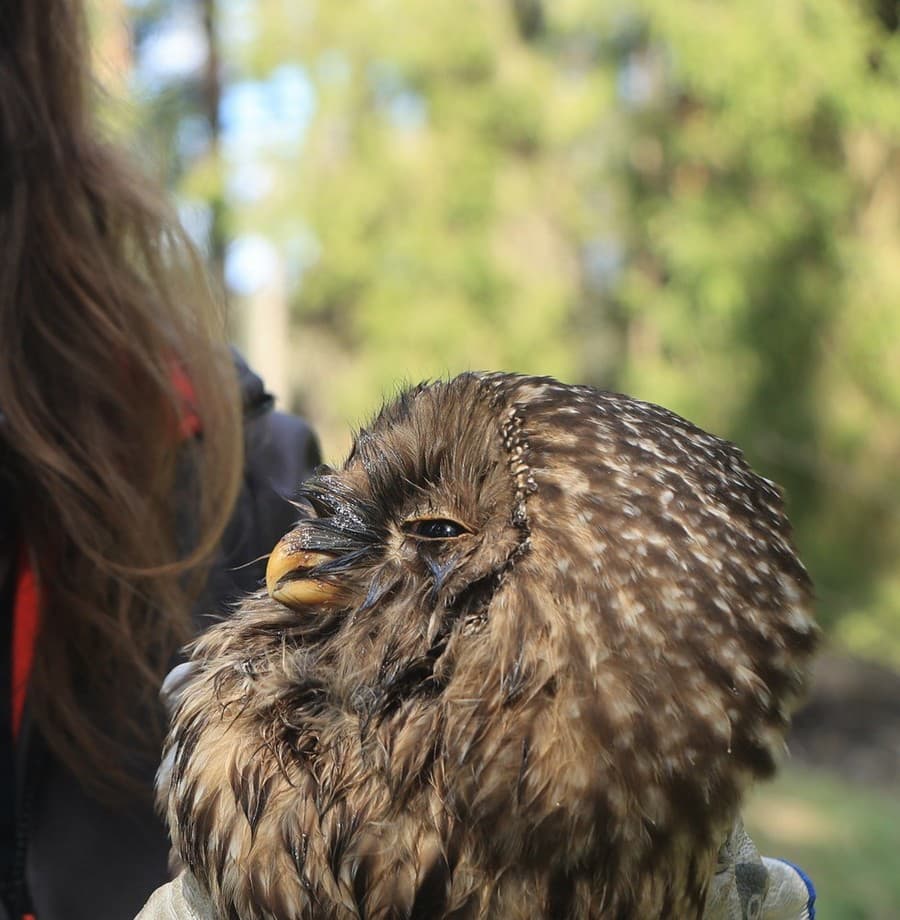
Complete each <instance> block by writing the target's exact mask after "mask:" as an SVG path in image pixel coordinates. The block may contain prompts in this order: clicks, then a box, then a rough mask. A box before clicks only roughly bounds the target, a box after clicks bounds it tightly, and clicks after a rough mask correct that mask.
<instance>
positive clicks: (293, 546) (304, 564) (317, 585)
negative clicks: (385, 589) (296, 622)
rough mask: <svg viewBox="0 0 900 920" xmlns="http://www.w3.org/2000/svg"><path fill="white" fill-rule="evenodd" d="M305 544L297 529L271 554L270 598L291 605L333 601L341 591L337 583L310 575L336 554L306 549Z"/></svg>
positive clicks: (283, 539)
mask: <svg viewBox="0 0 900 920" xmlns="http://www.w3.org/2000/svg"><path fill="white" fill-rule="evenodd" d="M303 543H304V540H303V533H302V531H301V529H300V528H298V529H297V530H292V531H291V532H290V533H288V534H286V535H285V536H284V537H282V538H281V540H280V541H279V543H278V545H277V546H276V547H275V549H273V550H272V552H271V553H270V555H269V562H268V565H267V566H266V588H267V589H268V592H269V597H271V598H272V599H273V600H276V601H278V603H279V604H284V605H285V607H291V608H297V607H310V606H312V607H314V606H316V605H317V604H328V603H334V601H336V600H337V599H338V595H339V593H340V589H339V587H338V585H336V584H334V583H333V582H331V581H329V580H328V579H327V578H311V577H310V576H309V572H310V571H311V570H313V569H315V568H316V567H317V566H320V565H322V564H323V563H325V562H330V561H331V560H332V559H334V558H335V557H334V556H332V555H331V554H329V553H321V552H315V551H313V550H309V549H306V548H305V547H304V546H303Z"/></svg>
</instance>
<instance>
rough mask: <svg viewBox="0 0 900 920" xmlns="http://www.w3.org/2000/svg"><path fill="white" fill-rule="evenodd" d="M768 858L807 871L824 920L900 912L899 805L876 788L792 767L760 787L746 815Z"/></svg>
mask: <svg viewBox="0 0 900 920" xmlns="http://www.w3.org/2000/svg"><path fill="white" fill-rule="evenodd" d="M745 821H746V824H747V830H748V832H749V833H750V835H751V836H752V837H753V840H754V842H755V843H756V845H757V847H758V848H759V850H760V852H761V853H762V854H763V855H764V856H775V857H779V858H782V859H787V860H789V861H790V862H792V863H794V864H795V865H798V866H800V867H802V868H803V870H804V871H805V872H806V873H807V874H808V875H809V877H810V878H811V879H812V880H813V884H814V885H815V887H816V894H817V903H816V917H820V918H821V920H894V918H896V916H897V906H898V905H900V874H898V873H897V851H898V848H900V804H898V801H897V796H896V790H893V789H884V790H881V791H879V790H877V789H870V788H862V787H859V786H855V785H852V784H850V783H847V782H844V781H841V780H838V779H834V778H832V777H829V776H825V775H822V774H817V773H814V772H811V771H806V770H801V769H800V768H799V767H793V768H791V769H790V770H787V771H785V773H784V774H782V775H781V776H780V777H779V778H778V779H776V781H775V782H774V783H771V784H768V783H767V784H765V785H763V786H761V787H760V788H759V789H758V790H757V791H756V792H755V793H754V796H753V798H752V799H751V802H750V805H749V807H748V808H747V811H746V814H745Z"/></svg>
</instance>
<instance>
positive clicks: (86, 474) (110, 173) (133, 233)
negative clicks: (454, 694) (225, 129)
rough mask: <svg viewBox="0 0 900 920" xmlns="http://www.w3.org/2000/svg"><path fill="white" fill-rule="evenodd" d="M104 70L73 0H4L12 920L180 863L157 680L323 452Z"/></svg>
mask: <svg viewBox="0 0 900 920" xmlns="http://www.w3.org/2000/svg"><path fill="white" fill-rule="evenodd" d="M91 89H92V83H91V79H90V74H89V65H88V47H87V39H86V26H85V14H84V10H83V8H82V5H81V2H80V0H5V2H4V3H3V4H2V5H0V247H2V248H0V343H2V361H0V688H2V701H0V739H2V743H0V918H3V920H19V918H21V917H23V916H29V917H30V916H34V917H36V918H37V920H62V918H65V920H79V918H90V920H104V918H110V920H112V918H115V920H121V918H122V917H130V916H133V915H134V913H135V912H136V911H137V910H138V909H139V907H140V905H141V904H142V903H143V902H144V901H145V900H146V898H147V896H148V895H149V893H150V892H151V891H152V890H153V889H154V888H155V887H156V886H158V885H160V884H162V883H163V882H164V881H165V879H166V877H167V866H166V862H167V849H168V843H167V838H166V833H165V829H164V827H163V824H162V822H161V821H160V820H159V819H158V818H157V817H156V815H155V814H154V811H153V806H152V779H153V774H154V772H155V769H156V766H157V763H158V759H159V747H160V742H161V739H162V731H163V722H164V717H163V713H162V711H161V710H160V708H159V703H158V700H157V691H158V688H159V685H160V683H161V680H162V677H163V675H164V673H165V671H166V670H167V669H168V667H169V666H170V665H171V664H172V661H173V657H174V656H175V653H176V650H177V649H178V648H179V647H180V646H181V645H182V644H183V643H184V642H185V641H186V640H187V639H188V638H189V637H190V636H191V635H192V634H193V633H194V632H195V631H196V629H197V627H199V626H202V625H203V624H204V622H206V620H205V619H204V615H205V614H206V613H207V612H209V611H212V610H215V611H217V612H222V611H226V610H227V609H228V604H229V602H230V601H231V600H232V599H234V598H235V597H237V596H238V595H239V594H240V593H242V592H244V591H246V590H248V589H250V588H252V587H254V586H255V585H256V584H257V583H258V582H259V580H260V578H261V576H262V569H261V568H260V566H261V565H263V564H264V563H262V562H259V561H256V562H255V563H254V560H258V558H259V557H261V556H262V555H263V554H264V553H266V552H267V551H268V549H269V548H271V546H272V545H274V543H275V542H276V541H277V538H278V537H279V536H280V535H281V534H282V533H283V532H284V531H285V530H287V529H288V528H289V527H290V526H291V524H292V522H293V518H294V512H293V508H292V507H291V505H290V504H289V503H288V502H286V501H285V500H284V499H283V498H282V497H281V495H283V494H286V493H287V492H289V491H290V490H292V489H294V488H295V486H296V484H297V483H298V482H299V481H301V480H302V479H303V478H305V476H306V475H307V473H308V472H309V471H310V469H311V468H312V467H313V466H314V465H315V464H316V463H317V462H318V446H317V442H316V440H315V437H314V436H313V434H312V432H311V431H310V429H309V427H308V426H307V425H306V423H305V422H303V421H302V420H300V419H297V418H293V417H290V416H287V415H283V414H280V413H275V412H273V411H272V398H271V397H270V396H269V395H268V394H267V393H266V391H265V389H264V387H263V384H262V382H261V381H260V380H259V378H258V377H256V376H255V375H254V374H253V373H252V372H250V371H249V369H247V368H246V366H245V365H243V363H242V362H241V361H240V360H239V359H237V358H236V357H233V356H232V355H231V354H230V353H229V351H228V349H227V347H226V346H225V342H224V338H223V331H222V329H223V326H222V317H221V315H220V311H219V310H218V308H217V306H216V305H215V303H214V302H213V300H212V298H211V297H210V295H209V291H208V289H207V288H206V287H205V283H204V281H203V276H202V272H201V271H200V269H199V262H198V259H197V256H196V254H195V253H194V252H193V250H192V248H191V246H190V244H189V243H188V241H187V240H186V239H185V236H184V234H183V232H182V231H181V230H180V229H179V227H178V225H177V222H176V221H175V220H174V219H173V217H172V215H171V213H170V211H169V208H168V207H167V206H166V205H165V203H164V202H163V200H162V198H161V196H160V194H159V193H158V191H157V190H156V189H155V188H153V187H152V186H151V185H150V184H148V182H147V180H146V178H145V177H143V176H142V175H140V174H139V173H138V172H136V171H135V170H134V169H133V168H132V167H131V166H130V165H129V164H128V162H127V160H126V159H125V158H124V157H123V156H122V155H121V153H120V151H118V150H116V149H115V148H114V147H113V146H110V145H109V144H107V143H106V142H105V141H104V140H103V138H102V137H101V134H100V132H99V130H98V128H97V126H96V124H95V122H94V120H93V118H92V113H91V108H92V92H91ZM229 522H230V523H229Z"/></svg>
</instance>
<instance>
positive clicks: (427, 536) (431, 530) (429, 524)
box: [403, 518, 469, 540]
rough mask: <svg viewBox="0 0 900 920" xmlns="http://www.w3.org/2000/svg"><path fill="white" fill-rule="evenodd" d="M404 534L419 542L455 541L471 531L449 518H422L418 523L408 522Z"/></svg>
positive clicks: (404, 526)
mask: <svg viewBox="0 0 900 920" xmlns="http://www.w3.org/2000/svg"><path fill="white" fill-rule="evenodd" d="M403 532H404V533H405V534H407V535H408V536H410V537H416V538H418V539H419V540H454V539H456V537H461V536H462V535H463V534H466V533H469V529H468V528H467V527H463V525H462V524H459V523H457V522H456V521H451V520H450V519H449V518H420V519H419V520H417V521H407V522H406V523H405V524H404V525H403Z"/></svg>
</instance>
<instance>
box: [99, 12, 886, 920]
mask: <svg viewBox="0 0 900 920" xmlns="http://www.w3.org/2000/svg"><path fill="white" fill-rule="evenodd" d="M91 4H92V17H93V27H94V34H95V38H96V43H95V44H96V49H97V71H98V74H99V75H100V78H101V83H102V85H103V86H104V87H105V89H106V91H107V94H106V96H105V97H104V98H103V99H102V100H101V102H100V106H101V112H102V115H103V118H104V120H105V122H106V124H107V125H108V126H109V130H110V131H111V132H112V133H113V134H114V135H115V136H117V137H118V138H119V139H123V140H125V141H126V142H127V143H129V144H130V145H132V146H133V147H134V148H135V150H137V151H138V152H139V154H140V155H141V156H142V157H144V158H145V160H146V162H147V164H148V167H149V168H150V169H152V170H154V171H155V172H157V173H158V174H160V175H162V176H163V178H164V180H165V181H166V183H167V184H168V186H169V187H170V189H171V190H172V191H173V192H174V193H175V194H176V196H177V200H178V203H179V207H180V208H181V212H182V216H183V219H184V221H185V223H186V224H187V226H188V227H189V229H190V230H191V231H192V233H193V234H194V236H195V237H196V238H197V240H198V241H199V242H200V244H201V245H202V247H203V248H204V251H205V252H206V254H207V256H208V258H209V261H210V265H211V268H212V270H213V273H214V275H215V276H216V277H217V278H218V279H219V282H220V283H221V284H222V285H223V287H224V288H225V289H226V290H227V293H228V298H229V303H230V310H231V317H232V322H233V334H234V338H235V339H236V341H238V342H239V343H240V344H241V345H242V346H243V347H244V349H245V350H246V351H247V352H248V354H249V357H250V359H251V361H252V362H253V363H254V364H255V365H256V367H257V368H258V369H259V370H260V371H261V372H262V373H263V375H264V376H265V377H266V379H267V381H268V383H269V384H270V386H271V387H273V388H274V389H275V391H276V392H277V393H278V395H279V396H280V398H281V400H282V402H283V403H284V404H285V405H287V406H289V407H291V408H293V409H295V410H299V411H301V412H303V413H305V414H306V415H307V416H308V417H309V418H310V419H311V421H312V422H313V423H314V425H315V426H316V427H317V429H318V430H319V432H320V434H321V436H322V440H323V443H324V446H325V451H326V454H327V456H328V458H329V459H330V460H332V461H337V460H339V459H340V457H341V454H342V453H343V451H344V450H345V449H346V447H347V445H348V444H349V437H350V430H351V427H352V426H353V425H355V424H360V423H362V422H364V421H365V419H366V417H367V415H369V414H370V413H372V412H373V411H374V410H375V409H376V408H377V406H378V404H379V403H380V402H381V400H382V398H383V397H384V396H385V395H390V394H391V393H392V392H393V391H394V390H395V389H396V387H397V386H398V384H399V383H401V382H403V381H417V380H419V379H421V378H425V377H435V376H442V375H446V374H450V373H454V372H456V371H459V370H465V369H471V368H491V369H493V368H503V369H508V370H516V371H524V372H528V373H549V374H554V375H557V376H560V377H562V378H564V379H565V380H567V381H570V382H587V383H591V384H595V385H599V386H603V387H607V388H612V389H619V390H625V391H627V392H630V393H632V394H634V395H637V396H639V397H642V398H644V399H647V400H650V401H653V402H658V403H662V404H664V405H666V406H668V407H670V408H672V409H674V410H676V411H677V412H679V413H681V414H682V415H685V416H687V417H688V418H690V419H691V420H692V421H694V422H696V423H697V424H699V425H700V426H702V427H704V428H708V429H710V430H712V431H714V432H716V433H718V434H721V435H724V436H726V437H728V438H730V439H732V440H734V441H735V442H737V443H738V444H739V445H740V446H741V447H742V448H743V449H744V451H745V452H746V454H747V455H748V458H749V459H750V461H751V463H752V464H753V465H754V466H755V467H756V468H758V469H759V470H761V471H762V472H763V473H765V474H766V475H767V476H769V477H770V478H772V479H775V480H776V481H778V482H779V483H781V484H782V485H783V486H784V487H785V489H786V492H787V497H788V502H789V508H790V512H791V516H792V519H793V520H794V522H795V526H796V535H797V541H798V544H799V546H800V548H801V551H802V554H803V557H804V559H805V560H807V562H808V565H809V568H810V569H811V571H812V574H813V577H814V579H815V581H816V584H817V589H818V596H819V610H820V617H821V620H822V622H823V624H824V625H825V627H826V629H827V631H828V636H829V640H830V642H831V644H832V646H833V648H834V649H835V650H836V651H835V652H834V654H836V655H837V656H838V660H839V661H840V662H841V666H842V667H843V666H844V665H845V664H846V662H847V661H848V660H850V659H847V657H846V656H847V654H848V653H852V654H854V655H856V656H862V657H864V658H866V659H870V660H876V661H880V662H881V663H883V664H885V665H888V666H898V665H900V564H898V563H900V33H898V24H900V4H898V3H897V2H893V0H814V2H810V0H778V2H761V0H679V2H677V3H675V2H672V0H318V2H316V0H91ZM860 667H861V668H862V669H863V671H862V672H861V673H863V675H864V676H863V677H860V678H859V679H858V680H857V683H856V684H853V683H852V681H851V687H850V689H849V690H845V691H842V693H843V695H842V693H836V694H832V695H833V696H834V700H833V701H832V706H833V707H834V706H837V707H838V709H840V707H841V705H842V700H846V699H847V698H848V695H852V694H854V693H855V694H856V696H855V697H854V699H857V698H858V699H857V708H855V709H854V710H853V719H854V721H857V720H859V721H866V719H868V721H869V722H871V725H869V726H868V733H867V734H865V739H864V743H863V742H861V741H860V740H859V738H855V739H854V737H850V735H848V736H847V737H846V738H844V741H843V742H842V741H841V739H842V738H843V737H844V736H842V735H840V733H839V732H838V734H837V735H836V736H835V737H836V738H837V741H836V742H835V741H834V739H832V742H833V743H832V745H831V747H830V748H827V749H828V750H829V751H832V752H833V753H832V754H829V756H828V758H827V761H828V762H825V763H815V764H814V766H815V771H814V772H810V769H809V767H808V762H809V761H810V760H811V761H815V756H814V754H811V755H810V756H809V757H808V758H807V762H806V764H805V765H802V766H801V765H797V766H794V767H792V768H791V769H790V770H789V771H788V772H787V774H786V775H785V777H784V778H783V779H782V780H781V781H780V782H781V785H779V786H775V787H772V788H771V789H770V791H769V792H767V793H761V795H768V796H769V798H768V799H765V798H761V799H759V800H758V803H757V805H758V807H757V805H754V806H753V808H751V819H754V816H756V817H758V818H759V822H758V825H754V826H755V827H756V826H758V828H759V830H758V832H759V833H761V834H763V835H767V836H766V837H765V839H766V842H767V844H769V843H771V845H772V846H774V847H775V848H778V845H779V843H782V844H783V845H784V846H786V847H787V848H788V849H790V850H791V852H793V853H795V854H797V857H796V858H798V859H801V860H805V862H806V864H807V865H808V866H809V867H810V868H811V869H812V871H813V872H815V871H816V870H817V869H818V870H819V871H820V874H821V876H822V882H821V886H822V887H823V888H824V889H825V890H826V893H827V897H826V896H824V895H823V901H824V902H825V903H823V906H822V909H821V912H820V916H821V917H822V918H825V920H828V918H829V917H831V918H857V917H858V918H876V920H880V918H896V917H900V883H898V882H897V878H898V876H900V870H898V869H897V868H896V865H897V862H896V856H895V854H896V852H897V851H898V849H900V810H898V809H897V806H896V795H895V794H896V788H897V785H892V783H895V784H896V783H897V780H898V773H900V740H898V738H900V732H898V729H897V726H898V724H900V695H898V694H897V693H896V692H895V689H896V685H895V684H892V683H891V680H890V671H888V670H887V669H885V670H884V671H883V672H882V671H877V672H875V673H876V674H883V675H884V678H883V679H881V678H877V677H874V678H873V677H872V673H873V672H871V671H869V670H865V667H866V666H864V665H862V664H860ZM825 670H826V671H827V670H828V669H825ZM825 677H826V678H827V674H826V675H825ZM860 681H862V684H864V686H865V688H866V689H865V691H863V690H860V689H859V687H860ZM826 683H827V681H826ZM872 687H874V688H875V689H871V688H872ZM867 693H868V694H869V695H866V694H867ZM892 704H893V705H892ZM832 711H833V710H829V709H828V708H827V707H826V708H825V709H824V710H823V712H824V713H825V715H822V716H821V717H819V718H817V719H816V720H814V722H813V724H812V728H811V730H812V731H813V732H815V729H816V726H817V725H820V724H822V725H824V728H826V729H828V728H830V727H832V722H831V721H829V720H832V716H831V715H829V713H830V712H832ZM839 714H840V713H839ZM844 715H845V716H846V715H847V713H846V712H845V713H844ZM807 721H809V720H807ZM832 721H833V720H832ZM837 721H840V719H837ZM825 722H827V723H828V724H827V725H826V724H824V723H825ZM850 734H852V733H850ZM814 740H815V739H813V742H810V743H804V739H801V743H800V745H799V748H800V750H804V751H806V752H807V753H808V754H810V752H815V751H820V750H822V748H821V746H817V745H816V744H815V743H814ZM844 742H845V743H846V747H847V751H848V752H849V753H848V754H847V756H844V753H845V752H844V751H843V749H842V748H841V747H840V745H841V743H844ZM835 744H836V745H837V747H835ZM854 744H856V745H857V748H859V746H860V744H862V745H863V746H864V747H865V746H866V745H868V748H867V752H868V756H870V757H872V758H881V763H880V765H879V766H877V767H870V766H867V767H865V768H859V767H858V758H857V759H856V760H854V757H855V753H854V751H853V750H851V748H852V746H853V745H854ZM851 755H853V756H851ZM891 763H893V764H894V767H893V770H892V769H891ZM848 764H850V765H849V766H848ZM853 764H856V766H853ZM823 769H824V770H828V769H830V770H831V772H832V773H833V776H827V775H825V776H822V775H820V773H819V771H821V770H823ZM870 776H877V777H878V784H875V785H874V786H873V788H872V789H868V790H860V789H859V785H860V782H859V781H860V779H861V778H864V779H866V782H867V783H868V782H869V778H870ZM854 781H855V782H854ZM879 784H880V785H879ZM857 796H859V798H857ZM779 797H780V798H779ZM784 802H789V803H793V806H791V807H794V811H793V812H792V811H791V807H788V806H784V807H782V805H783V803H784ZM779 803H782V805H779ZM754 809H755V810H754ZM767 809H768V811H767ZM804 809H805V810H804ZM891 809H894V810H893V811H891ZM776 813H777V814H780V815H781V816H782V817H783V816H784V815H785V814H788V815H789V816H790V815H793V818H794V819H795V820H794V821H793V824H792V823H791V821H790V820H788V821H787V823H785V822H784V821H782V822H779V821H777V820H775V819H774V817H773V816H774V815H775V814H776ZM804 816H805V817H804ZM779 828H780V831H779ZM786 828H787V829H786ZM798 828H799V830H798ZM779 833H780V834H781V836H780V837H779ZM792 835H793V836H792ZM879 854H880V855H879ZM848 892H849V893H848Z"/></svg>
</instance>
